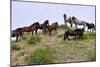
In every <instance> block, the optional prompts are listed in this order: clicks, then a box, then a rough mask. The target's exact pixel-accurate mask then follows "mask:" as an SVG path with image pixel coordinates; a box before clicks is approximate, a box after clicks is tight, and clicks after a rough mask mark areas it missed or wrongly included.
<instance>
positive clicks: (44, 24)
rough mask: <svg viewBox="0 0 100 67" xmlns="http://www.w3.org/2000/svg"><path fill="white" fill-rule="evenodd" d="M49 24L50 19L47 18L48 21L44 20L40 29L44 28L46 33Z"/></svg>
mask: <svg viewBox="0 0 100 67" xmlns="http://www.w3.org/2000/svg"><path fill="white" fill-rule="evenodd" d="M48 25H49V20H46V21H44V23H43V24H39V27H38V29H41V30H43V33H44V34H46V29H47V26H48ZM38 29H37V30H38ZM37 30H36V32H37Z"/></svg>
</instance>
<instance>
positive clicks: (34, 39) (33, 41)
mask: <svg viewBox="0 0 100 67" xmlns="http://www.w3.org/2000/svg"><path fill="white" fill-rule="evenodd" d="M40 41H41V37H39V36H36V35H34V36H32V37H30V38H29V39H28V41H27V42H28V44H36V43H37V42H40Z"/></svg>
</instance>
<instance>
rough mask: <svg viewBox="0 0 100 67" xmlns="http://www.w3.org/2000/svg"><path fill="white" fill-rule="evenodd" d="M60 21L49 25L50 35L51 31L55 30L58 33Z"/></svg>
mask: <svg viewBox="0 0 100 67" xmlns="http://www.w3.org/2000/svg"><path fill="white" fill-rule="evenodd" d="M57 28H58V23H57V22H55V23H52V25H48V26H47V30H48V32H49V36H50V35H51V32H52V31H53V30H54V31H55V32H56V33H57Z"/></svg>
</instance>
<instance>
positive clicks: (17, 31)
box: [11, 14, 95, 41]
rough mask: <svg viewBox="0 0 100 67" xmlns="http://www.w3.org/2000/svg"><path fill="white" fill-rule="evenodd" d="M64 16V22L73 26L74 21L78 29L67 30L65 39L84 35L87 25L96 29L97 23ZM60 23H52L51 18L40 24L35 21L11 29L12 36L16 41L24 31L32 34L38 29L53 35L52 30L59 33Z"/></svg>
mask: <svg viewBox="0 0 100 67" xmlns="http://www.w3.org/2000/svg"><path fill="white" fill-rule="evenodd" d="M63 17H64V22H65V25H66V26H67V23H70V25H71V27H73V23H74V24H75V27H76V29H74V30H71V29H69V30H67V31H65V33H64V40H66V38H67V39H69V38H68V36H75V39H76V38H77V37H81V36H83V32H84V29H85V27H86V26H87V28H88V29H92V30H93V29H95V25H94V24H93V23H87V22H85V21H77V18H76V17H74V16H73V17H69V18H68V17H67V15H66V14H64V15H63ZM78 25H83V26H84V28H82V29H81V28H78V27H77V26H78ZM58 27H59V25H58V22H54V23H52V24H51V25H50V24H49V20H45V21H44V23H43V24H40V23H39V22H35V23H33V24H32V25H30V26H27V27H22V28H17V29H15V30H13V31H11V37H16V41H18V38H19V37H22V36H23V34H24V32H31V33H32V36H33V33H34V32H35V34H37V32H38V29H40V30H42V31H43V34H46V33H47V32H48V34H49V36H51V33H52V31H55V32H56V33H57V29H58Z"/></svg>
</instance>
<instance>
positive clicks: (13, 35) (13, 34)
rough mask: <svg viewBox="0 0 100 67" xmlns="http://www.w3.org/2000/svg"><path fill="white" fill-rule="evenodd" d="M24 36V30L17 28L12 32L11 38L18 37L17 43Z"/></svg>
mask: <svg viewBox="0 0 100 67" xmlns="http://www.w3.org/2000/svg"><path fill="white" fill-rule="evenodd" d="M22 35H23V33H22V28H17V29H15V30H13V31H12V32H11V37H16V41H18V37H19V36H20V37H21V36H22Z"/></svg>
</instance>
